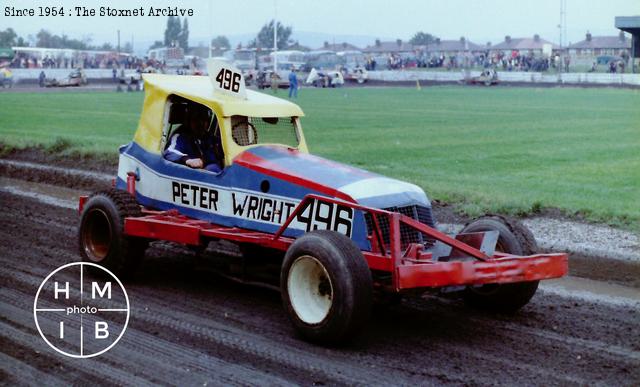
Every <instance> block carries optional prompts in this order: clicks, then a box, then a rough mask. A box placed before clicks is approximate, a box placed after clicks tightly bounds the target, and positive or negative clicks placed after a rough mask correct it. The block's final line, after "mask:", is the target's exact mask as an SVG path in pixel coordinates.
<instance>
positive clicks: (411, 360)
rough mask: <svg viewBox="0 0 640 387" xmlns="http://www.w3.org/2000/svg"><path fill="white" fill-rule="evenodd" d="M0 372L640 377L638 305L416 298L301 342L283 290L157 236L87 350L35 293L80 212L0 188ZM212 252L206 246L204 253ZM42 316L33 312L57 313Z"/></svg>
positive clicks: (411, 380)
mask: <svg viewBox="0 0 640 387" xmlns="http://www.w3.org/2000/svg"><path fill="white" fill-rule="evenodd" d="M0 202H1V203H2V204H3V206H2V207H3V211H2V212H0V222H1V224H3V227H2V228H1V229H0V249H1V251H2V254H1V255H0V260H1V261H2V262H1V263H0V265H1V266H0V267H1V269H0V283H1V284H2V292H1V293H0V309H1V310H2V312H1V313H0V316H1V317H0V348H2V350H1V351H0V359H1V362H0V364H1V366H0V381H2V384H8V385H16V384H68V383H76V384H89V383H94V382H95V381H96V380H99V381H100V382H101V383H110V384H134V385H147V384H174V385H196V384H199V385H207V384H209V385H211V384H214V385H256V384H260V385H265V384H268V385H289V384H304V385H312V384H313V385H354V384H362V385H416V384H419V385H425V384H426V385H432V384H438V385H442V384H445V385H461V384H465V385H495V384H511V385H513V384H518V385H520V384H536V385H555V384H562V385H584V384H604V385H637V384H638V382H639V381H640V335H638V334H637V332H638V331H640V311H639V310H638V305H637V304H631V305H626V304H615V303H599V302H595V301H594V302H590V301H588V300H581V299H572V298H570V297H560V296H558V295H555V294H552V293H545V292H544V291H541V292H539V293H538V294H537V295H536V297H534V299H533V301H532V302H531V303H530V304H529V305H528V306H527V307H525V308H524V309H523V310H522V311H521V312H520V313H518V314H517V315H514V316H508V315H489V314H483V313H481V312H477V311H473V310H470V309H468V308H466V307H464V306H463V304H462V303H461V302H460V301H459V300H457V299H453V298H439V297H426V298H425V297H422V298H412V299H409V300H405V301H403V302H402V304H400V305H397V306H394V307H387V308H382V307H379V308H377V309H376V310H375V312H374V314H373V316H372V319H371V322H370V324H369V325H368V326H367V328H366V329H365V331H364V332H363V333H362V335H361V336H359V337H358V338H357V339H356V340H355V342H354V343H352V344H351V345H349V346H346V347H343V348H323V347H318V346H313V345H310V344H307V343H305V342H303V341H301V340H299V339H298V338H296V336H295V334H294V333H293V332H292V329H291V327H290V325H289V322H288V320H287V319H286V317H285V315H284V312H283V309H282V306H281V303H280V298H279V294H278V293H276V292H272V291H267V290H264V289H260V288H256V287H249V286H243V285H238V284H235V283H232V282H230V281H228V280H224V279H222V278H220V277H218V276H215V275H213V274H212V273H211V272H210V271H209V270H206V269H205V268H203V267H205V266H206V265H202V264H200V263H198V262H196V260H195V259H194V257H193V255H192V254H191V253H190V252H189V251H187V250H185V249H182V248H180V247H178V246H174V245H171V244H167V243H156V244H153V245H152V246H151V248H150V249H149V250H148V251H147V255H146V260H145V261H144V263H143V265H142V267H141V270H140V271H139V274H138V276H136V277H135V278H134V279H131V280H129V281H126V282H125V287H126V289H127V292H128V294H129V298H130V301H131V319H130V322H129V327H128V329H127V331H126V333H125V334H124V336H123V338H122V340H121V341H120V342H119V343H118V344H117V345H116V346H115V347H114V348H113V349H111V350H110V351H108V352H106V353H105V354H103V355H101V356H99V357H97V358H91V359H84V360H77V359H71V358H66V357H63V356H61V355H59V354H57V353H56V352H54V351H53V350H52V349H51V348H49V347H48V346H47V345H46V344H45V342H44V341H43V340H42V339H41V338H40V336H39V334H38V332H37V330H36V327H35V324H34V318H33V311H32V308H33V301H34V297H35V294H36V291H37V289H38V286H39V285H40V283H41V282H42V280H43V279H44V278H45V277H46V276H47V274H48V273H50V272H51V271H52V270H54V269H55V268H57V267H59V266H61V265H63V264H66V263H69V262H73V261H78V260H79V256H78V253H77V242H76V232H77V229H76V226H77V213H76V212H75V211H73V210H70V209H65V208H62V207H56V206H51V205H47V204H43V203H41V202H38V201H36V200H33V199H29V198H23V197H17V196H14V195H12V194H9V193H6V192H0ZM209 258H211V257H205V258H204V259H209ZM57 323H58V322H57V321H53V320H46V319H44V321H42V322H41V324H45V325H51V324H57Z"/></svg>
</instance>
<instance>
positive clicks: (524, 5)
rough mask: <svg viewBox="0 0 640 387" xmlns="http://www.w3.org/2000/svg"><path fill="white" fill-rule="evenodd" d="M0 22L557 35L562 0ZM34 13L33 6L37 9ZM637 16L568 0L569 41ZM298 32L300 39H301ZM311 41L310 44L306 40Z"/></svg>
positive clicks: (631, 2) (129, 2)
mask: <svg viewBox="0 0 640 387" xmlns="http://www.w3.org/2000/svg"><path fill="white" fill-rule="evenodd" d="M0 4H1V6H2V13H1V14H0V29H5V28H7V27H12V28H13V29H15V30H16V32H17V33H18V34H19V35H21V36H24V37H27V35H29V34H35V33H36V32H37V31H39V30H40V29H41V28H44V29H47V30H49V31H50V32H52V33H55V34H62V33H65V34H67V35H68V36H69V37H72V38H77V39H81V38H83V37H86V36H90V37H91V38H92V42H93V43H94V44H101V43H103V42H106V41H109V42H111V43H113V42H115V41H116V31H117V30H118V29H120V30H121V34H122V39H123V40H124V41H129V40H130V39H131V37H132V36H134V44H135V42H149V41H153V40H161V39H162V38H163V31H164V27H165V24H166V17H148V16H145V17H106V16H105V17H75V16H67V15H65V16H64V17H37V16H36V17H6V16H5V7H11V6H14V7H20V8H24V7H34V8H35V7H37V6H41V5H54V4H57V5H61V6H63V7H64V9H65V12H67V11H68V10H69V9H72V8H73V7H75V6H83V5H84V6H87V7H92V8H96V10H99V7H100V6H105V7H106V6H110V7H114V8H127V9H131V8H139V7H143V9H144V10H145V15H146V13H147V11H148V8H149V7H150V6H154V7H167V6H171V7H174V6H177V7H179V8H193V10H194V13H195V15H194V16H193V17H190V18H189V27H190V31H191V35H190V36H191V39H190V41H191V44H192V45H197V44H198V42H200V41H202V42H205V41H206V37H207V36H211V35H228V36H234V35H236V36H237V38H238V39H240V38H241V37H242V39H244V35H247V36H248V35H253V34H255V33H256V32H257V31H258V30H259V29H260V27H261V26H262V25H263V24H264V23H265V22H266V21H267V20H269V19H272V18H273V17H274V13H275V12H276V8H277V18H278V20H280V21H282V22H283V23H284V24H285V25H290V26H292V27H293V30H294V37H296V36H295V32H296V31H298V32H303V31H304V32H321V33H328V34H331V35H337V36H344V35H365V36H371V37H379V38H383V39H385V38H392V39H396V38H400V39H404V40H407V39H409V38H411V36H413V34H414V33H415V32H416V31H420V30H421V31H425V32H429V33H431V34H434V35H436V36H439V37H441V38H443V39H458V38H459V37H460V36H466V37H468V39H469V40H471V41H473V42H476V43H480V44H483V43H486V42H487V41H491V42H492V43H497V42H499V41H501V40H503V39H504V36H505V35H511V36H512V37H531V36H533V35H534V34H536V33H538V34H540V35H541V36H542V37H543V38H545V39H547V40H551V41H554V42H557V41H558V40H559V29H558V24H559V21H560V0H536V1H522V0H485V1H472V0H446V1H445V0H405V1H402V0H399V1H383V0H367V1H359V0H317V1H313V0H300V1H294V0H277V7H276V6H275V4H276V2H275V1H273V0H226V1H221V0H215V1H206V0H200V1H197V0H170V1H169V0H144V1H140V0H109V1H104V2H101V1H83V0H55V1H49V0H45V1H35V0H0ZM36 12H37V9H36ZM631 15H640V0H589V1H581V0H567V17H566V20H567V35H568V38H567V40H566V41H567V42H576V41H579V40H582V39H584V34H585V33H586V31H587V30H589V31H590V32H591V33H592V34H594V35H616V34H617V33H618V30H616V29H615V27H614V17H615V16H631ZM303 35H304V34H301V35H300V37H299V39H300V40H301V42H300V43H302V44H305V42H304V41H303V39H302V36H303ZM307 44H309V43H307Z"/></svg>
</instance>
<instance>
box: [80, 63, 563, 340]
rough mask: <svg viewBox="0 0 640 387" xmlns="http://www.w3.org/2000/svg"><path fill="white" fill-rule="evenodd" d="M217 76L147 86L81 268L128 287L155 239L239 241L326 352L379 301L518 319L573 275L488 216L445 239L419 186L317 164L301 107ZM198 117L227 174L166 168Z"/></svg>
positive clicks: (83, 237)
mask: <svg viewBox="0 0 640 387" xmlns="http://www.w3.org/2000/svg"><path fill="white" fill-rule="evenodd" d="M208 70H209V74H210V76H209V77H199V76H179V77H178V76H170V75H160V74H146V75H144V82H145V100H144V105H143V108H142V114H141V117H140V121H139V124H138V128H137V131H136V133H135V136H134V139H133V141H132V142H130V143H129V144H126V145H123V146H122V147H121V148H120V156H119V168H118V176H117V178H116V179H115V187H114V188H113V189H111V190H108V191H101V192H96V193H93V194H92V195H90V196H88V197H82V198H80V203H79V210H80V214H81V215H80V227H79V245H80V254H81V256H82V258H83V260H85V261H88V262H94V263H98V264H100V265H102V266H104V267H106V268H108V269H110V270H111V271H113V272H115V273H116V274H117V275H124V276H126V275H131V274H132V273H133V272H134V270H135V268H136V266H137V264H138V263H139V262H140V259H141V258H142V257H143V256H144V252H145V249H146V248H147V246H148V244H149V242H150V241H154V240H163V241H171V242H175V243H179V244H183V245H187V246H191V247H193V248H194V249H198V248H200V249H202V248H205V247H206V246H207V245H208V244H209V242H211V241H216V240H224V241H229V242H233V243H235V244H237V245H238V246H240V247H241V251H242V252H243V253H244V254H243V256H242V257H240V258H235V259H240V260H241V262H240V264H241V265H246V267H249V268H255V267H258V268H259V267H261V266H260V265H259V264H260V263H265V264H266V263H270V264H271V266H274V265H273V263H275V264H276V265H277V266H276V267H277V269H276V270H277V272H278V273H277V274H278V276H279V285H278V287H279V289H280V291H281V294H282V300H283V304H284V308H285V311H286V313H287V315H288V317H289V318H290V320H291V322H292V324H293V326H294V328H295V329H296V331H297V332H299V333H300V334H301V335H302V337H304V338H306V339H307V340H310V341H314V342H319V343H339V342H342V341H343V340H346V339H349V338H350V337H352V336H353V335H355V334H356V333H358V332H359V331H360V330H361V328H362V327H363V325H364V324H365V323H366V321H367V319H368V316H369V312H370V309H371V307H372V303H373V300H374V297H376V298H377V297H379V296H381V295H382V296H387V295H391V296H394V295H400V294H403V293H406V292H409V291H411V290H418V291H426V290H433V291H440V290H460V291H461V292H462V294H463V296H464V298H465V300H466V301H467V302H469V303H470V304H471V305H474V306H476V307H484V308H488V309H493V310H501V311H515V310H517V309H519V308H521V307H522V306H524V305H525V304H526V303H527V302H529V300H530V299H531V297H532V296H533V295H534V293H535V291H536V289H537V286H538V282H539V281H540V280H543V279H548V278H556V277H561V276H563V275H565V274H566V272H567V268H568V259H567V258H568V257H567V255H566V254H562V253H555V254H536V251H535V240H534V239H533V237H532V235H531V233H530V232H529V231H528V230H527V229H526V228H524V227H523V226H522V225H521V224H519V223H518V222H516V221H514V220H510V219H507V218H503V217H499V216H485V217H482V218H480V219H478V220H476V221H474V222H472V223H470V224H468V225H467V226H466V227H465V229H464V230H463V231H462V232H461V233H459V234H457V235H446V234H444V233H442V232H440V231H439V230H438V229H437V227H436V223H435V219H434V218H433V213H432V208H431V204H430V201H429V199H428V198H427V196H426V194H425V193H424V191H423V190H422V189H421V188H419V187H418V186H416V185H413V184H409V183H406V182H402V181H398V180H395V179H392V178H388V177H384V176H381V175H378V174H375V173H371V172H368V171H365V170H362V169H358V168H354V167H351V166H348V165H344V164H340V163H337V162H333V161H330V160H327V159H324V158H322V157H318V156H314V155H311V154H310V153H309V152H308V149H307V143H306V141H305V137H304V134H303V131H302V127H301V125H300V118H301V117H302V116H303V112H302V110H301V109H300V108H299V107H298V106H297V105H295V104H293V103H291V102H288V101H285V100H281V99H278V98H275V97H272V96H269V95H265V94H262V93H259V92H255V91H251V90H246V88H245V83H244V80H243V79H242V74H241V73H240V71H238V70H237V69H235V68H234V67H233V66H231V65H229V64H225V63H223V62H215V61H212V62H210V63H209V64H208ZM194 106H198V107H199V108H205V109H206V110H208V111H209V112H210V116H209V117H210V118H209V132H208V133H209V135H211V136H214V137H215V139H216V143H217V144H219V149H218V150H219V152H216V153H217V154H218V156H219V157H220V160H221V164H222V171H221V172H219V173H216V172H210V171H208V170H205V169H193V168H190V167H188V166H186V165H182V164H179V163H174V162H171V161H168V160H166V159H165V158H164V157H163V153H165V151H166V149H167V148H168V147H170V146H171V143H172V142H173V141H172V140H171V139H172V138H173V137H172V133H174V131H175V130H177V128H179V127H180V126H181V125H183V124H185V122H186V121H187V120H188V115H189V114H190V113H189V112H190V111H193V107H194ZM256 264H257V265H256ZM234 265H235V267H237V266H238V263H237V262H236V263H235V264H234ZM229 266H230V267H231V266H232V264H229ZM264 267H267V265H265V266H264ZM257 270H261V269H257ZM242 272H244V270H243V271H242ZM232 274H233V273H232Z"/></svg>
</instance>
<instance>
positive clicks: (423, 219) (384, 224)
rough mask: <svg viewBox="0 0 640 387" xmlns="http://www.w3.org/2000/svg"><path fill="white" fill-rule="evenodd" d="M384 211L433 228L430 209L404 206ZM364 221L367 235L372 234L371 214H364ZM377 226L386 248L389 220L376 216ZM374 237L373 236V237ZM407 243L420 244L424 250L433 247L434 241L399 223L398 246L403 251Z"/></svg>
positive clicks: (433, 223)
mask: <svg viewBox="0 0 640 387" xmlns="http://www.w3.org/2000/svg"><path fill="white" fill-rule="evenodd" d="M384 210H386V211H390V212H398V213H400V214H402V215H406V216H408V217H410V218H412V219H415V220H417V221H419V222H420V223H423V224H426V225H427V226H429V227H433V228H435V222H434V220H433V214H432V212H431V208H429V207H424V206H406V207H389V208H385V209H384ZM365 221H366V223H367V231H368V234H371V233H373V232H374V229H375V228H374V225H373V218H372V216H371V214H368V213H367V214H365ZM378 224H379V225H380V231H381V232H382V240H383V241H384V243H385V245H387V247H388V246H389V240H390V239H389V219H388V218H387V217H385V216H378ZM374 237H375V236H374ZM409 243H422V244H424V245H425V247H426V248H429V247H431V246H433V244H434V243H435V241H434V240H433V239H432V238H429V236H427V235H426V234H423V233H421V232H419V231H417V230H415V229H413V228H411V227H409V226H407V225H406V224H403V223H400V244H401V248H402V249H404V248H406V247H407V245H408V244H409Z"/></svg>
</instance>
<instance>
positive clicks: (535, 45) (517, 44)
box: [491, 34, 560, 57]
mask: <svg viewBox="0 0 640 387" xmlns="http://www.w3.org/2000/svg"><path fill="white" fill-rule="evenodd" d="M558 50H560V46H558V45H557V44H555V43H552V42H550V41H548V40H545V39H542V38H541V37H540V35H538V34H536V35H534V36H533V38H512V37H511V36H509V35H507V36H505V37H504V41H502V42H500V43H498V44H494V45H493V46H491V51H493V52H502V54H504V55H512V53H513V52H514V51H517V52H519V53H520V54H522V55H533V56H534V57H542V56H549V55H551V53H552V52H553V51H558Z"/></svg>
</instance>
